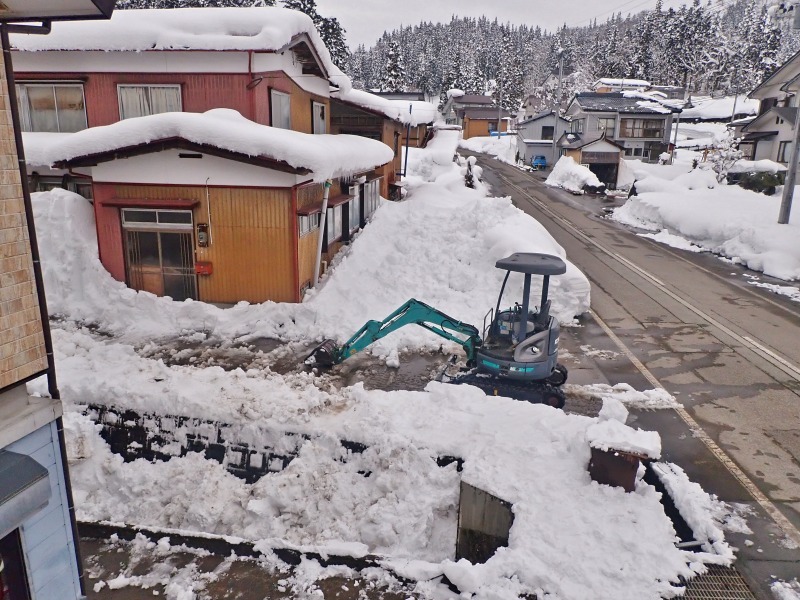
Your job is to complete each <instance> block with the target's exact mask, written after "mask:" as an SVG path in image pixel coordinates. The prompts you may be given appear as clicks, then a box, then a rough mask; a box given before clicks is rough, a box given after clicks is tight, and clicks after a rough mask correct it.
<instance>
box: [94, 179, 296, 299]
mask: <svg viewBox="0 0 800 600" xmlns="http://www.w3.org/2000/svg"><path fill="white" fill-rule="evenodd" d="M95 190H96V191H99V192H100V197H101V198H111V197H118V198H151V199H161V200H167V199H172V198H186V199H193V200H197V201H198V202H199V204H198V206H196V207H195V208H194V213H193V216H194V223H195V224H196V223H207V222H208V221H209V218H208V210H207V207H206V189H205V188H204V187H196V186H156V185H113V184H110V185H103V184H95ZM208 194H209V198H210V199H211V238H212V245H211V246H209V247H206V248H199V247H196V248H195V257H196V260H198V261H209V262H211V263H212V264H213V271H214V272H213V274H212V275H208V276H200V277H198V291H199V296H200V297H199V299H200V300H203V301H205V302H220V303H235V302H239V301H241V300H246V301H248V302H264V301H266V300H273V301H275V302H294V301H296V298H297V290H295V278H294V273H295V270H294V269H295V267H294V252H293V244H294V229H293V228H294V227H295V223H294V221H293V219H294V218H295V216H294V215H292V214H291V190H289V189H288V188H287V189H264V188H213V187H211V188H209V189H208ZM96 198H97V197H96ZM98 205H99V202H96V204H95V206H96V207H97V206H98ZM96 212H97V215H98V234H99V235H98V239H99V244H100V248H101V257H102V261H103V264H104V265H105V266H106V268H107V269H109V271H110V272H111V273H112V275H114V276H115V277H116V276H117V274H118V273H120V272H121V277H120V280H122V281H124V280H125V275H124V273H125V267H124V260H125V259H124V253H123V247H122V228H121V225H120V219H119V210H118V209H115V208H110V207H109V208H103V207H100V208H97V209H96ZM195 243H196V242H195ZM112 269H115V270H112ZM120 269H121V271H120Z"/></svg>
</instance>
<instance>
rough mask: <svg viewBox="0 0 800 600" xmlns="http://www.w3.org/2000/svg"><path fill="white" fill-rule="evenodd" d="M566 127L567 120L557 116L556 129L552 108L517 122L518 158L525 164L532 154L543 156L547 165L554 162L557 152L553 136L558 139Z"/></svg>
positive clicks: (528, 162) (528, 161)
mask: <svg viewBox="0 0 800 600" xmlns="http://www.w3.org/2000/svg"><path fill="white" fill-rule="evenodd" d="M568 129H569V120H568V119H565V118H564V117H559V118H558V131H556V116H555V113H554V112H553V111H552V110H548V111H544V112H540V113H538V114H536V115H534V116H532V117H530V118H528V119H525V120H524V121H520V122H519V123H517V150H518V151H519V154H520V160H522V161H523V162H524V163H525V164H526V165H527V164H530V162H531V159H532V158H533V157H534V156H544V157H545V160H547V164H548V165H552V164H554V163H555V161H556V160H557V159H558V156H559V152H558V149H557V148H556V146H555V144H554V143H553V139H554V137H555V138H556V139H558V138H559V137H561V134H562V133H563V132H565V131H567V130H568Z"/></svg>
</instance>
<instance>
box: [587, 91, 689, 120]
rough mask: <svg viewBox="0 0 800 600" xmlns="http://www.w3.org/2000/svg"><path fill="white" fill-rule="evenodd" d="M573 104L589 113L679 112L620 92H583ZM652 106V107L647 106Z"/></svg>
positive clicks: (658, 113)
mask: <svg viewBox="0 0 800 600" xmlns="http://www.w3.org/2000/svg"><path fill="white" fill-rule="evenodd" d="M573 102H577V103H578V105H580V107H581V108H582V109H583V110H584V111H588V112H617V113H637V114H652V115H666V114H669V113H668V112H665V111H669V112H679V111H678V109H677V108H671V107H669V106H664V105H663V104H659V103H658V102H656V101H655V100H653V101H648V100H645V99H644V98H637V97H630V96H626V95H625V94H623V93H620V92H608V93H605V94H603V93H600V92H581V93H579V94H576V95H575V98H574V99H573ZM648 104H651V105H652V106H647V105H648Z"/></svg>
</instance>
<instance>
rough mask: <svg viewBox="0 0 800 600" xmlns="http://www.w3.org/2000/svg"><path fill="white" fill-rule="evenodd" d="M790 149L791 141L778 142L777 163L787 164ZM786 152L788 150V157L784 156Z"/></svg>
mask: <svg viewBox="0 0 800 600" xmlns="http://www.w3.org/2000/svg"><path fill="white" fill-rule="evenodd" d="M791 148H792V142H791V141H783V142H778V162H779V163H788V162H789V157H790V156H791ZM787 150H789V152H788V154H789V156H786V154H787Z"/></svg>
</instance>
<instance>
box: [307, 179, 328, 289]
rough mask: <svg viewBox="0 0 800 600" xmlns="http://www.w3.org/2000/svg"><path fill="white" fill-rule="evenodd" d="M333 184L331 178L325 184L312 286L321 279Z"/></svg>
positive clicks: (315, 285)
mask: <svg viewBox="0 0 800 600" xmlns="http://www.w3.org/2000/svg"><path fill="white" fill-rule="evenodd" d="M332 185H333V184H332V183H331V180H330V179H328V180H327V181H326V182H325V183H324V185H323V192H322V214H321V215H320V217H319V239H318V240H317V260H316V262H315V263H314V280H313V281H312V282H311V287H317V281H319V268H320V266H321V264H322V241H323V237H324V235H325V221H326V219H327V216H328V197H329V196H330V191H331V186H332Z"/></svg>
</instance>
